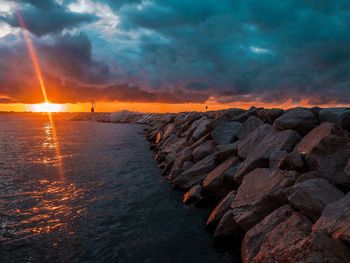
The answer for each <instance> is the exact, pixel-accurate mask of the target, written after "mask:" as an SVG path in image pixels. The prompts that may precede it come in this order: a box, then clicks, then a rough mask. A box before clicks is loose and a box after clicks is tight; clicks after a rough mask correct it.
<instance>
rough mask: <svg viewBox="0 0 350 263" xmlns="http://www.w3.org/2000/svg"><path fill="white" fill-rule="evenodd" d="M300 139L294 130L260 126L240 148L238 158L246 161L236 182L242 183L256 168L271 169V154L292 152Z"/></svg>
mask: <svg viewBox="0 0 350 263" xmlns="http://www.w3.org/2000/svg"><path fill="white" fill-rule="evenodd" d="M300 139H301V138H300V135H299V134H298V133H297V132H296V131H293V130H285V131H277V130H275V129H273V128H272V127H271V125H269V124H264V125H262V126H260V127H259V128H257V129H256V130H255V131H254V132H252V133H251V134H250V135H249V136H248V137H246V138H245V139H244V140H242V141H241V142H240V144H239V146H238V156H239V157H241V158H246V159H245V160H244V161H243V162H242V164H241V165H240V167H239V170H238V171H237V173H236V175H235V179H236V181H237V182H238V183H240V182H241V181H242V178H243V176H244V175H245V174H247V173H249V172H250V171H253V170H254V169H256V168H267V167H269V165H270V157H271V154H274V153H276V152H279V151H286V152H287V153H288V152H291V151H292V150H293V148H294V146H295V145H296V144H297V143H298V142H299V141H300Z"/></svg>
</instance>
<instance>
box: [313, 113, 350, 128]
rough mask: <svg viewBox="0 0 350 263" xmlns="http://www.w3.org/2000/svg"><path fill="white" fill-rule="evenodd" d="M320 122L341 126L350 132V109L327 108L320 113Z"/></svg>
mask: <svg viewBox="0 0 350 263" xmlns="http://www.w3.org/2000/svg"><path fill="white" fill-rule="evenodd" d="M319 116H320V121H321V122H323V121H326V122H331V123H335V124H338V125H340V126H341V127H343V128H344V129H346V130H348V131H350V108H327V109H322V110H320V112H319Z"/></svg>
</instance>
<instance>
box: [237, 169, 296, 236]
mask: <svg viewBox="0 0 350 263" xmlns="http://www.w3.org/2000/svg"><path fill="white" fill-rule="evenodd" d="M297 177H298V173H297V172H295V171H284V170H271V169H266V168H259V169H256V170H254V171H252V172H250V173H249V174H247V175H246V176H245V177H244V179H243V182H242V184H241V186H240V187H239V188H238V191H237V195H236V198H235V200H234V201H233V203H232V210H233V214H234V219H235V221H236V222H237V224H238V225H240V227H241V228H242V229H244V230H246V231H247V230H249V229H250V228H251V227H253V226H254V225H255V224H257V223H258V222H260V221H261V220H262V219H263V218H264V217H265V216H266V215H268V214H269V213H271V212H272V211H274V210H275V209H277V208H278V207H280V206H281V205H283V204H285V203H287V202H288V200H287V197H286V196H285V193H284V191H285V189H287V188H288V187H290V186H292V185H294V183H295V181H296V178H297Z"/></svg>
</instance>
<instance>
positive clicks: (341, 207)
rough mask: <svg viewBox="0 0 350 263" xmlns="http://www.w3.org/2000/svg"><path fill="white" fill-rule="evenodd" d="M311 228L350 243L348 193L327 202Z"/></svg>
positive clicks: (349, 197) (349, 204) (349, 203)
mask: <svg viewBox="0 0 350 263" xmlns="http://www.w3.org/2000/svg"><path fill="white" fill-rule="evenodd" d="M313 230H314V231H315V232H324V233H326V234H328V235H330V236H332V237H333V238H335V239H342V240H344V241H347V242H348V243H350V193H348V194H347V195H345V196H344V197H343V198H341V199H339V200H338V201H335V202H333V203H331V204H328V205H327V206H326V208H325V209H324V211H323V213H322V215H321V217H320V218H319V219H318V220H317V222H316V223H315V224H314V226H313Z"/></svg>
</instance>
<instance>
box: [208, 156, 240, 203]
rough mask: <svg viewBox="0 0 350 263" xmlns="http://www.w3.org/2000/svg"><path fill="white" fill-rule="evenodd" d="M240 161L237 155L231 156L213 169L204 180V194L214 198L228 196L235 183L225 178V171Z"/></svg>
mask: <svg viewBox="0 0 350 263" xmlns="http://www.w3.org/2000/svg"><path fill="white" fill-rule="evenodd" d="M238 162H239V160H238V158H237V157H231V158H229V159H227V160H226V161H224V162H223V163H221V164H220V165H218V166H217V167H216V168H215V169H214V170H213V171H211V172H210V173H209V174H208V176H207V177H206V178H205V179H204V181H203V190H202V193H203V195H205V196H208V197H211V198H214V199H221V198H223V197H224V196H226V195H227V193H229V192H230V191H231V190H232V189H233V188H234V187H235V185H234V184H232V183H231V182H230V180H229V179H227V178H225V171H226V170H227V169H229V168H230V167H231V166H234V165H236V164H237V163H238Z"/></svg>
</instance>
